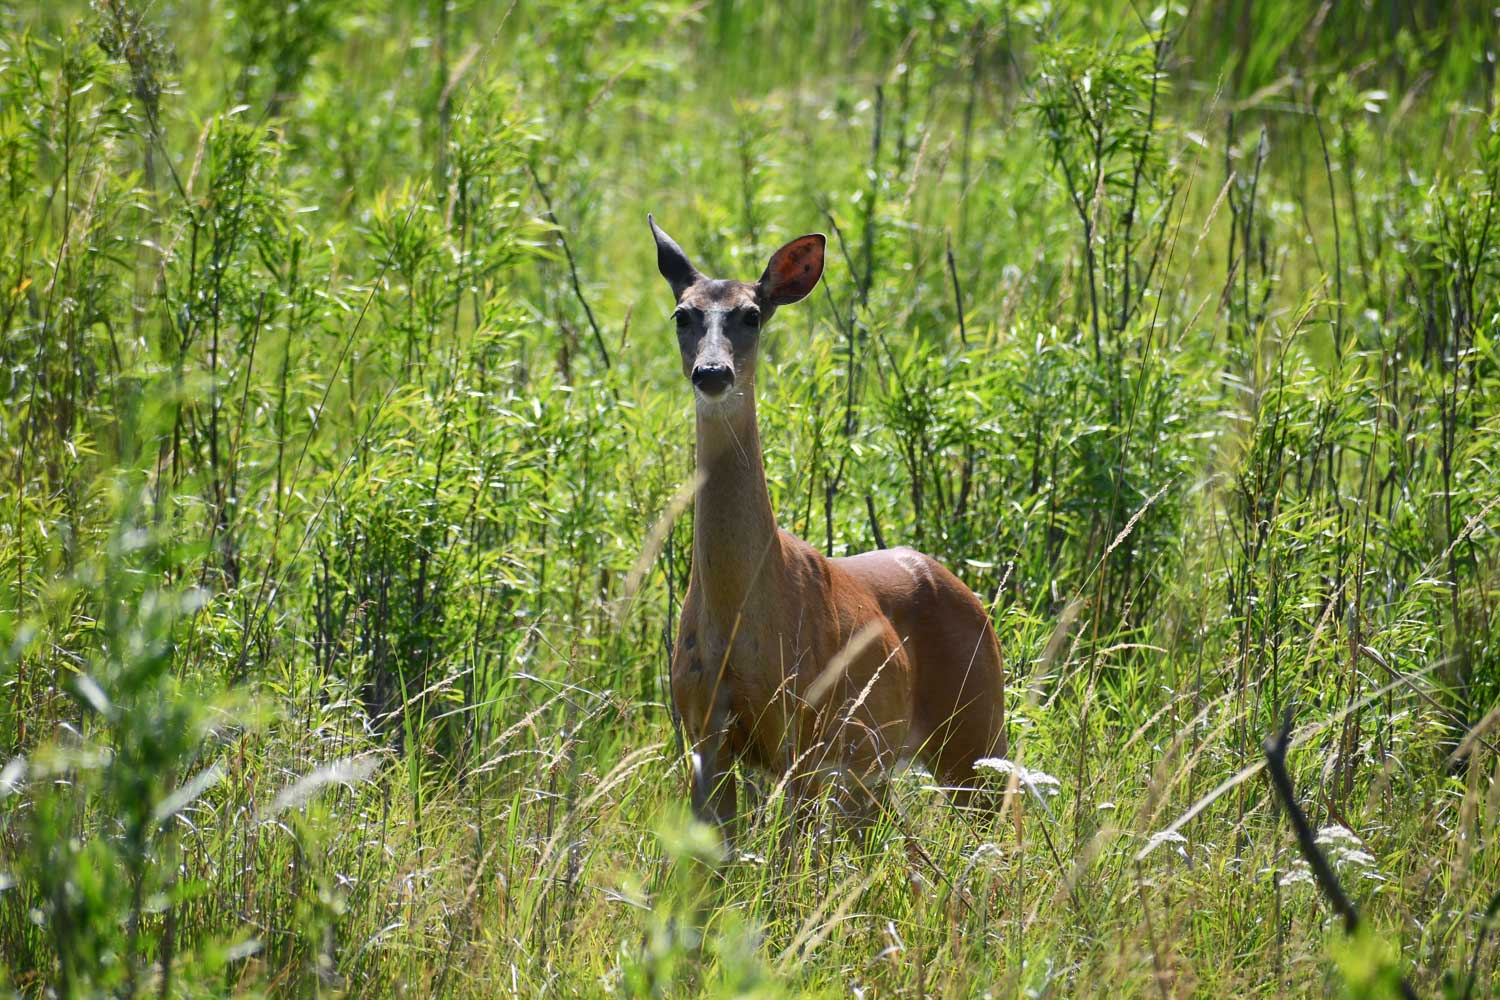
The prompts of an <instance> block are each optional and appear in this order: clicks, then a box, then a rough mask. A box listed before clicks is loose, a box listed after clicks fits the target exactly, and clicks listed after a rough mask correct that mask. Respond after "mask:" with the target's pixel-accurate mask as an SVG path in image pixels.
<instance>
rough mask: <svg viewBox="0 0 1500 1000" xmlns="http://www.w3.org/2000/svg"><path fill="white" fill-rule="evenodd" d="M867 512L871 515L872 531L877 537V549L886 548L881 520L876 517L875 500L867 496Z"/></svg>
mask: <svg viewBox="0 0 1500 1000" xmlns="http://www.w3.org/2000/svg"><path fill="white" fill-rule="evenodd" d="M865 512H866V513H868V514H869V515H870V531H871V532H872V533H873V534H874V535H875V547H876V548H877V549H883V548H885V538H884V536H883V535H882V534H881V532H880V518H878V517H876V516H875V498H874V497H873V496H871V495H870V494H869V493H866V494H865Z"/></svg>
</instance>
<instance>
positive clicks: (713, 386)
mask: <svg viewBox="0 0 1500 1000" xmlns="http://www.w3.org/2000/svg"><path fill="white" fill-rule="evenodd" d="M693 385H695V386H697V387H698V391H699V392H701V393H703V394H704V395H705V396H720V395H723V393H724V392H725V391H726V390H728V389H729V387H730V386H732V385H734V369H733V368H730V367H729V366H728V365H699V366H698V367H696V368H694V369H693Z"/></svg>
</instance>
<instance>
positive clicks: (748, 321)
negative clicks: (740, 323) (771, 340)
mask: <svg viewBox="0 0 1500 1000" xmlns="http://www.w3.org/2000/svg"><path fill="white" fill-rule="evenodd" d="M744 323H745V325H746V326H748V327H749V328H750V329H752V330H753V329H755V328H756V327H758V326H760V310H759V309H746V310H745V317H744Z"/></svg>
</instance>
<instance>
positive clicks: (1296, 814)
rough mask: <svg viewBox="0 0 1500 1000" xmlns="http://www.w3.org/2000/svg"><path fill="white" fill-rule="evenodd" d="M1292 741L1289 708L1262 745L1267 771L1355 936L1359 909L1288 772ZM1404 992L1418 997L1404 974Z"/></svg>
mask: <svg viewBox="0 0 1500 1000" xmlns="http://www.w3.org/2000/svg"><path fill="white" fill-rule="evenodd" d="M1291 742H1292V713H1291V710H1290V709H1288V710H1287V713H1286V715H1285V717H1284V719H1283V721H1282V723H1281V732H1279V733H1276V734H1275V735H1273V736H1267V737H1266V740H1265V743H1263V744H1262V746H1263V747H1264V748H1265V751H1266V770H1267V771H1268V772H1270V775H1271V784H1272V786H1274V787H1275V789H1276V795H1277V796H1278V797H1279V798H1280V799H1281V805H1282V808H1283V809H1284V810H1285V811H1286V817H1287V820H1288V821H1290V822H1291V824H1292V829H1293V831H1295V832H1296V834H1297V846H1298V848H1300V849H1301V851H1302V856H1303V857H1304V858H1306V859H1307V865H1308V867H1309V868H1311V869H1312V873H1313V878H1314V879H1316V880H1317V883H1318V888H1319V889H1321V890H1322V891H1323V895H1324V896H1326V897H1327V898H1328V902H1329V904H1330V905H1331V906H1332V907H1333V909H1334V910H1335V912H1337V913H1338V915H1339V916H1340V917H1341V918H1343V921H1344V932H1345V933H1346V934H1350V935H1353V934H1354V933H1356V932H1357V931H1358V930H1359V911H1358V910H1356V909H1355V908H1354V904H1353V903H1352V902H1351V901H1350V900H1349V897H1348V896H1346V895H1345V894H1344V887H1343V886H1342V885H1341V884H1340V883H1339V877H1338V875H1337V874H1335V873H1334V870H1333V866H1332V865H1330V864H1329V863H1328V858H1327V857H1326V856H1325V855H1324V854H1323V851H1322V850H1321V849H1320V848H1319V847H1318V842H1317V839H1316V838H1315V837H1314V835H1313V830H1312V824H1310V823H1308V821H1307V814H1306V813H1304V812H1303V811H1302V807H1301V806H1299V805H1298V804H1297V793H1296V791H1295V790H1293V788H1292V779H1291V776H1290V775H1289V774H1287V770H1286V751H1287V747H1288V746H1290V745H1291ZM1401 995H1402V996H1403V997H1406V998H1408V1000H1416V997H1417V993H1416V990H1414V989H1412V987H1411V983H1410V982H1408V981H1407V979H1406V977H1405V976H1402V977H1401Z"/></svg>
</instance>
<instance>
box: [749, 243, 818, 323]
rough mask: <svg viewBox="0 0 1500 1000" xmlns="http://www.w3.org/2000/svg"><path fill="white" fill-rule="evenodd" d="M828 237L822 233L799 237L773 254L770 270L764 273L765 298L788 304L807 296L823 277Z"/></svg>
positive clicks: (763, 296)
mask: <svg viewBox="0 0 1500 1000" xmlns="http://www.w3.org/2000/svg"><path fill="white" fill-rule="evenodd" d="M827 243H828V240H827V239H826V238H825V237H824V236H823V234H822V233H813V234H812V235H810V236H799V237H797V238H796V239H795V240H792V242H790V243H788V244H787V245H786V246H784V247H782V248H781V249H780V250H777V251H776V252H775V253H773V254H772V255H771V262H770V263H769V264H767V265H766V273H765V274H762V275H761V276H760V294H761V298H762V299H763V300H765V301H766V302H768V303H770V304H771V305H772V306H785V305H790V304H791V303H793V302H796V301H797V300H799V299H804V298H806V297H807V295H808V293H809V292H811V291H812V290H813V289H814V288H816V287H817V284H818V279H819V278H821V277H822V276H823V249H824V247H825V246H826V245H827Z"/></svg>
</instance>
